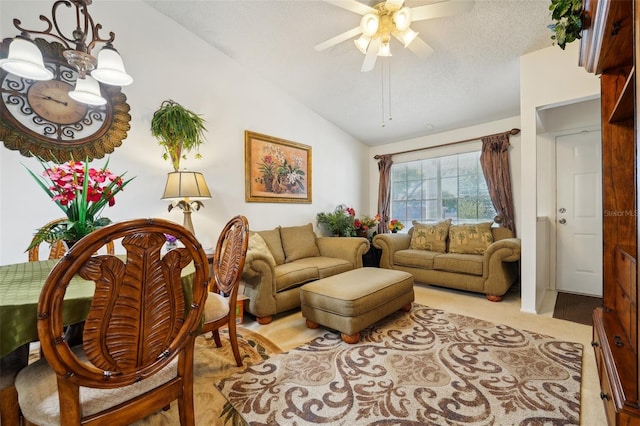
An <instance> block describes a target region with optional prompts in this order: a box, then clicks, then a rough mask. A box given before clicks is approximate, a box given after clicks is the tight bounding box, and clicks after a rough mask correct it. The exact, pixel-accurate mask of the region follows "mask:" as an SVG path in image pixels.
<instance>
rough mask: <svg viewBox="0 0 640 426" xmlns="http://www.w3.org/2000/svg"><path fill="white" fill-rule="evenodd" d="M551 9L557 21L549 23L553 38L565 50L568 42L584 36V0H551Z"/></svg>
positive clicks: (552, 15)
mask: <svg viewBox="0 0 640 426" xmlns="http://www.w3.org/2000/svg"><path fill="white" fill-rule="evenodd" d="M549 10H550V11H551V18H552V19H553V20H554V21H555V23H553V24H551V25H549V29H550V30H551V31H553V35H552V36H551V40H553V41H554V42H555V43H556V44H557V45H558V46H560V48H561V49H562V50H564V48H565V46H566V45H567V43H571V42H574V41H576V40H579V39H580V38H581V37H582V35H581V33H582V0H551V5H550V6H549Z"/></svg>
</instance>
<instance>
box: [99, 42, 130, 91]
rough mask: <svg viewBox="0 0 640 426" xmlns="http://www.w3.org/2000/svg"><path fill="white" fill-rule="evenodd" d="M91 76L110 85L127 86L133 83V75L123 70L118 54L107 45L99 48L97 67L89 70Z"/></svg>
mask: <svg viewBox="0 0 640 426" xmlns="http://www.w3.org/2000/svg"><path fill="white" fill-rule="evenodd" d="M91 76H92V77H93V78H95V79H96V80H98V81H99V82H100V83H104V84H109V85H111V86H128V85H130V84H131V83H133V77H131V76H130V75H129V74H127V73H126V71H125V70H124V63H123V62H122V58H121V57H120V54H119V53H118V52H117V51H116V50H115V49H112V48H109V47H104V48H102V50H100V53H99V54H98V68H96V69H95V70H94V71H93V72H91Z"/></svg>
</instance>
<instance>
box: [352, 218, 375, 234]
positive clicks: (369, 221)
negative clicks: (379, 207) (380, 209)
mask: <svg viewBox="0 0 640 426" xmlns="http://www.w3.org/2000/svg"><path fill="white" fill-rule="evenodd" d="M379 223H380V215H379V214H377V215H375V216H374V217H372V218H371V217H369V216H363V217H362V219H355V220H354V222H353V224H354V226H355V228H356V231H368V230H369V229H371V228H373V227H374V226H378V224H379Z"/></svg>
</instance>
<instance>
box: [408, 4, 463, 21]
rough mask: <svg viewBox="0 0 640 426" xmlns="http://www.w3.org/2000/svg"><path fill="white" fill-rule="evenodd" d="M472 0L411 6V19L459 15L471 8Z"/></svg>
mask: <svg viewBox="0 0 640 426" xmlns="http://www.w3.org/2000/svg"><path fill="white" fill-rule="evenodd" d="M473 5H474V1H473V0H449V1H443V2H440V3H433V4H427V5H424V6H418V7H413V8H411V21H412V22H413V21H422V20H424V19H434V18H442V17H444V16H452V15H459V14H462V13H465V12H467V11H469V10H471V9H473Z"/></svg>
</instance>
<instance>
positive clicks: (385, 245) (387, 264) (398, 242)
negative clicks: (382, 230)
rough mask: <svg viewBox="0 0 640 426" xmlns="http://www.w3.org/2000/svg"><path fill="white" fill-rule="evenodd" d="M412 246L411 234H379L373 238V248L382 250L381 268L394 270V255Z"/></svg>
mask: <svg viewBox="0 0 640 426" xmlns="http://www.w3.org/2000/svg"><path fill="white" fill-rule="evenodd" d="M410 245H411V235H409V234H393V233H392V234H378V235H376V236H375V237H373V246H374V247H375V248H379V249H381V250H382V253H381V254H380V267H381V268H384V269H393V255H394V254H395V252H397V251H398V250H406V249H408V248H409V246H410Z"/></svg>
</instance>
